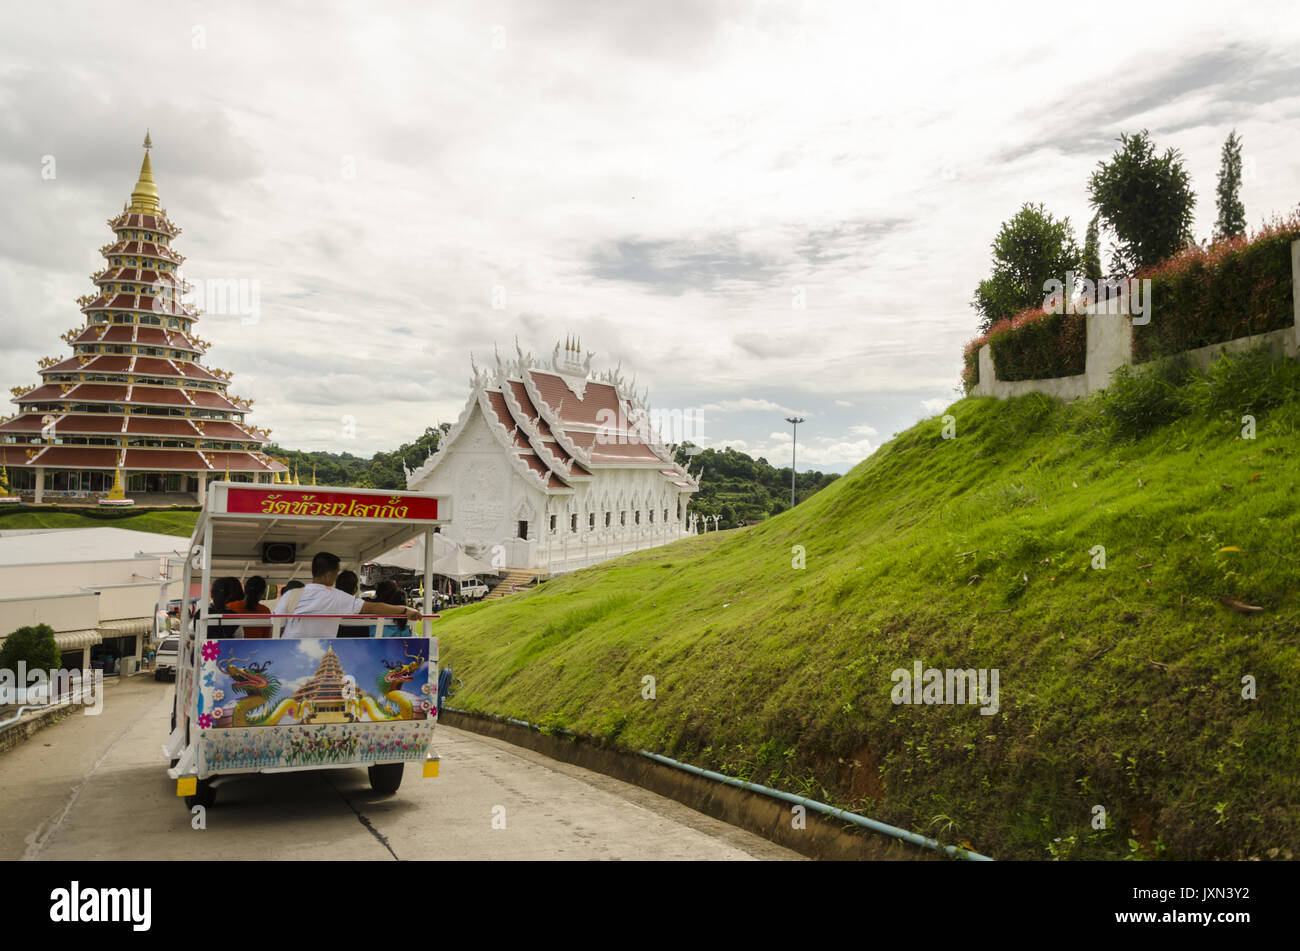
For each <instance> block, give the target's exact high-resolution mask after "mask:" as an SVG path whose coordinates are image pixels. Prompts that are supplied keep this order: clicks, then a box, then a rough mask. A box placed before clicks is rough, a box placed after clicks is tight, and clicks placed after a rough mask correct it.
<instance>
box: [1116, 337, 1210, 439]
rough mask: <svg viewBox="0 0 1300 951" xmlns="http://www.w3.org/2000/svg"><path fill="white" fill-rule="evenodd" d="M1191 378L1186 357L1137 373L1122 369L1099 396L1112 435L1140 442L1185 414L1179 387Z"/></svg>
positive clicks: (1169, 358) (1178, 356) (1174, 358)
mask: <svg viewBox="0 0 1300 951" xmlns="http://www.w3.org/2000/svg"><path fill="white" fill-rule="evenodd" d="M1191 376H1192V365H1191V361H1190V360H1189V359H1188V358H1187V355H1186V354H1179V355H1177V356H1174V357H1167V358H1165V359H1162V360H1157V361H1156V362H1154V363H1152V364H1151V365H1150V366H1147V367H1142V368H1139V369H1136V370H1135V369H1134V368H1133V367H1131V366H1128V365H1125V366H1121V367H1120V368H1119V369H1118V370H1116V371H1115V374H1114V376H1112V377H1111V382H1110V386H1108V387H1107V388H1106V390H1105V391H1104V392H1102V393H1101V394H1099V396H1098V400H1099V401H1100V403H1101V408H1102V414H1103V416H1104V417H1105V419H1106V421H1107V424H1108V428H1109V430H1110V433H1111V435H1112V436H1113V437H1116V438H1121V439H1139V438H1141V437H1142V436H1145V435H1146V434H1147V433H1149V432H1151V431H1152V430H1154V429H1157V428H1158V427H1160V426H1163V425H1165V424H1166V423H1169V422H1171V421H1172V420H1173V419H1175V418H1176V417H1177V416H1180V415H1182V414H1183V413H1185V412H1186V410H1187V408H1188V406H1187V402H1186V400H1185V398H1184V394H1183V393H1182V392H1181V391H1180V387H1182V385H1183V384H1184V383H1186V382H1187V381H1188V379H1190V377H1191Z"/></svg>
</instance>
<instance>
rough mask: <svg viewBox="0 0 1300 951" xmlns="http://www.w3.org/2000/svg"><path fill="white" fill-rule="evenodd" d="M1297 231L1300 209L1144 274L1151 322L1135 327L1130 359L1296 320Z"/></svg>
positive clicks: (1151, 356)
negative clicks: (1243, 235) (1252, 232)
mask: <svg viewBox="0 0 1300 951" xmlns="http://www.w3.org/2000/svg"><path fill="white" fill-rule="evenodd" d="M1298 238H1300V213H1297V214H1294V215H1292V216H1291V217H1290V218H1286V219H1281V220H1276V221H1273V222H1271V223H1269V224H1268V225H1266V226H1265V227H1263V228H1261V229H1260V230H1259V231H1258V232H1256V233H1255V235H1254V237H1253V238H1251V239H1249V240H1247V239H1246V238H1230V239H1227V240H1224V241H1220V242H1219V243H1217V244H1214V245H1212V246H1210V247H1208V248H1191V249H1188V250H1187V251H1185V252H1183V253H1182V254H1179V255H1177V256H1175V257H1172V258H1170V259H1169V260H1167V261H1164V262H1162V263H1161V264H1159V265H1157V266H1156V267H1154V268H1152V269H1151V270H1149V271H1144V272H1141V273H1139V274H1138V277H1142V278H1150V279H1151V309H1150V311H1149V313H1150V316H1151V322H1150V323H1148V324H1145V325H1140V326H1134V328H1133V359H1134V360H1135V361H1137V362H1138V363H1145V362H1147V361H1149V360H1152V359H1154V358H1156V357H1160V356H1167V355H1169V354H1173V353H1180V352H1182V351H1184V350H1193V349H1195V348H1197V347H1205V346H1209V345H1210V344H1214V343H1222V342H1223V341H1225V340H1235V339H1237V338H1239V337H1249V336H1251V335H1253V334H1260V333H1265V332H1267V331H1270V330H1280V329H1282V328H1283V327H1289V326H1291V324H1292V323H1293V322H1294V320H1295V311H1294V310H1293V306H1294V305H1293V303H1292V295H1293V293H1294V291H1293V289H1292V287H1291V243H1292V242H1293V241H1295V240H1296V239H1298Z"/></svg>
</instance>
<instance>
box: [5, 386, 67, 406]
mask: <svg viewBox="0 0 1300 951" xmlns="http://www.w3.org/2000/svg"><path fill="white" fill-rule="evenodd" d="M63 386H70V387H71V388H73V389H75V388H76V384H75V383H74V384H67V383H65V384H62V385H59V384H55V383H46V384H45V385H44V386H38V387H36V389H34V390H30V391H28V392H26V393H24V394H23V395H22V396H15V397H14V398H13V400H11V402H14V403H30V402H36V403H39V402H43V401H45V400H63V399H67V396H66V395H65V394H64V392H63Z"/></svg>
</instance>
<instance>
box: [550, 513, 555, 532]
mask: <svg viewBox="0 0 1300 951" xmlns="http://www.w3.org/2000/svg"><path fill="white" fill-rule="evenodd" d="M551 531H555V516H554V515H552V516H551Z"/></svg>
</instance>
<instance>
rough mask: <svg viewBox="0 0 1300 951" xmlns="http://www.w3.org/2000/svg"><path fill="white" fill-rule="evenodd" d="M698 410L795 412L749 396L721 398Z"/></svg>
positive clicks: (709, 411)
mask: <svg viewBox="0 0 1300 951" xmlns="http://www.w3.org/2000/svg"><path fill="white" fill-rule="evenodd" d="M700 410H701V411H702V412H706V413H756V412H764V413H790V414H793V413H794V412H795V410H792V409H790V408H789V407H786V406H781V405H780V404H778V403H773V402H772V401H771V400H756V399H750V398H749V397H746V398H745V399H740V400H722V401H721V402H718V403H705V404H704V405H703V406H701V407H700Z"/></svg>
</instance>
